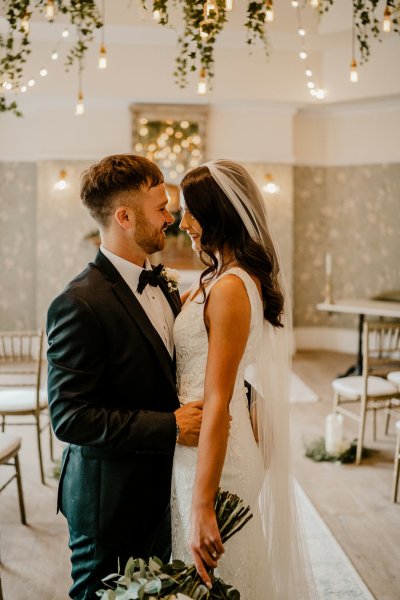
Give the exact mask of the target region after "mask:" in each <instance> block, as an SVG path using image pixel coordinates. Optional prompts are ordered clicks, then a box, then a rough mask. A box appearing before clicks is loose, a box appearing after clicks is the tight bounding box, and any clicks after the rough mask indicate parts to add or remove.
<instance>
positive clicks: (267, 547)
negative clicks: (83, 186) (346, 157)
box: [171, 160, 312, 600]
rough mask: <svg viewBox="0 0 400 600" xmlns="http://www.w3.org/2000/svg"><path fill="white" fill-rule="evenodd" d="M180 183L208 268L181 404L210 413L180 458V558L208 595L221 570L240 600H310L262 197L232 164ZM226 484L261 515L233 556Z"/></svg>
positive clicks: (195, 310)
mask: <svg viewBox="0 0 400 600" xmlns="http://www.w3.org/2000/svg"><path fill="white" fill-rule="evenodd" d="M181 186H182V191H183V197H184V205H183V207H182V209H183V217H182V221H181V224H180V227H181V229H183V230H185V231H186V232H187V233H188V234H189V236H190V238H191V240H192V247H193V248H194V249H195V250H196V251H198V252H200V256H201V257H202V260H203V262H205V264H206V265H207V268H206V269H205V270H204V271H203V273H202V274H201V277H200V280H199V282H198V284H197V285H196V284H195V286H194V287H193V288H192V290H191V291H189V292H187V293H186V294H184V296H183V301H184V307H183V310H182V311H181V313H180V314H179V315H178V317H177V319H176V321H175V326H174V341H175V347H176V357H177V384H178V394H179V399H180V402H181V404H186V403H188V402H191V401H194V400H196V399H198V398H201V397H204V407H203V421H202V427H201V434H200V440H199V446H198V448H191V447H187V446H180V445H177V447H176V451H175V456H174V467H173V477H172V495H171V511H172V512H171V516H172V555H173V558H174V559H181V560H184V561H187V562H188V561H191V559H193V560H194V562H195V565H196V568H197V570H198V573H199V574H200V576H201V577H202V579H203V580H204V582H205V583H206V585H207V586H208V587H211V580H210V577H209V575H208V573H207V569H208V570H209V569H210V568H213V569H216V575H218V576H220V577H221V578H222V579H223V580H224V581H225V582H226V583H229V584H231V585H232V586H233V587H235V588H236V589H238V590H239V592H240V594H241V598H242V600H278V599H279V600H291V599H294V598H296V599H301V600H306V599H308V598H310V597H311V595H312V593H311V592H310V590H309V586H308V583H307V576H306V567H305V561H304V556H305V551H304V550H303V549H302V547H301V536H300V535H299V534H298V522H297V511H296V506H295V500H294V491H293V479H292V475H291V469H290V458H289V426H288V386H289V375H290V373H289V359H290V355H291V349H290V336H289V331H290V323H289V321H290V318H289V317H290V314H289V313H290V311H289V310H288V308H287V306H288V303H287V298H286V297H285V295H284V292H283V282H282V281H281V276H280V269H279V262H278V257H277V253H276V249H275V247H274V244H273V242H272V239H271V236H270V233H269V230H268V226H267V217H266V213H265V206H264V200H263V197H262V195H261V193H260V191H259V189H258V187H257V185H256V184H255V182H254V181H253V180H252V179H251V177H250V176H249V174H248V173H247V171H246V170H245V169H244V168H243V167H241V166H240V165H238V164H236V163H234V162H231V161H228V160H217V161H211V162H208V163H206V164H205V165H204V166H202V167H199V168H196V169H194V170H193V171H191V172H190V173H188V174H187V175H186V177H185V178H184V179H183V181H182V184H181ZM245 381H247V382H250V383H251V386H252V394H251V405H250V407H249V401H248V397H247V394H246V388H245ZM219 487H221V488H222V489H224V490H227V491H229V492H233V493H236V494H237V495H238V496H240V497H241V498H242V499H243V500H244V501H245V502H246V503H248V504H249V505H250V506H251V509H252V512H253V515H254V518H253V519H252V520H251V521H250V522H249V523H248V524H247V525H246V526H245V527H244V529H242V530H241V531H240V532H239V533H238V534H237V535H235V536H234V537H233V538H232V539H231V540H229V541H228V542H227V544H226V548H224V547H223V545H222V542H221V537H220V534H219V530H218V526H217V522H216V516H215V511H214V500H215V496H216V493H217V491H218V488H219Z"/></svg>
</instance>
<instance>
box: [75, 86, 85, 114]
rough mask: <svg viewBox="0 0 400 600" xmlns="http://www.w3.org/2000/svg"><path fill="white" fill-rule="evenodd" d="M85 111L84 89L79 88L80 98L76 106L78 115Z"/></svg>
mask: <svg viewBox="0 0 400 600" xmlns="http://www.w3.org/2000/svg"><path fill="white" fill-rule="evenodd" d="M84 112H85V104H84V102H83V92H82V90H79V93H78V100H77V103H76V107H75V114H76V115H78V116H79V115H83V114H84Z"/></svg>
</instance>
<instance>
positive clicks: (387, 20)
mask: <svg viewBox="0 0 400 600" xmlns="http://www.w3.org/2000/svg"><path fill="white" fill-rule="evenodd" d="M390 17H391V10H390V6H389V5H388V4H386V8H385V12H384V13H383V23H382V29H383V31H384V32H385V33H390V29H391V25H392V24H391V20H390Z"/></svg>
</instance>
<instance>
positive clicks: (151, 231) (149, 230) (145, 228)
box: [134, 183, 174, 254]
mask: <svg viewBox="0 0 400 600" xmlns="http://www.w3.org/2000/svg"><path fill="white" fill-rule="evenodd" d="M167 203H168V198H167V194H166V192H165V186H164V184H163V183H161V184H160V185H157V186H155V187H152V188H149V189H147V190H144V191H143V192H142V193H141V194H140V196H139V198H137V200H136V203H135V208H134V212H135V230H134V238H135V242H136V243H137V245H138V246H140V247H141V248H142V249H143V250H144V251H145V252H146V254H153V253H154V252H159V251H160V250H162V249H163V248H164V245H165V230H166V229H167V227H168V226H169V225H171V223H173V222H174V217H173V216H172V215H171V214H170V213H169V212H168V210H167Z"/></svg>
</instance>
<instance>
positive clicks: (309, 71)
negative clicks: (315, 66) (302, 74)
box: [306, 69, 312, 77]
mask: <svg viewBox="0 0 400 600" xmlns="http://www.w3.org/2000/svg"><path fill="white" fill-rule="evenodd" d="M306 77H312V71H311V69H306Z"/></svg>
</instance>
